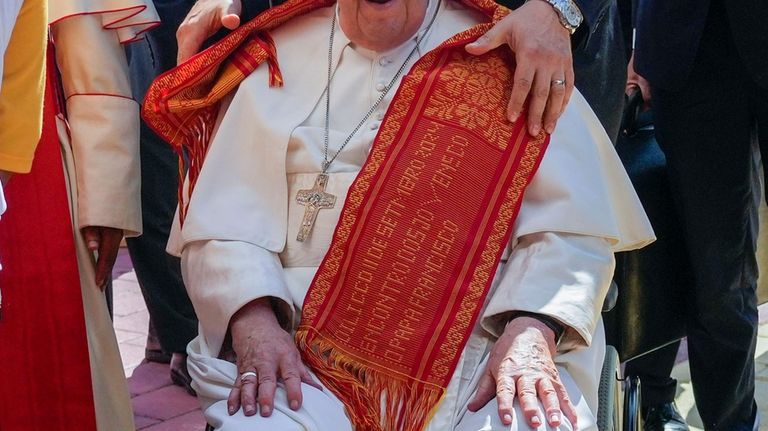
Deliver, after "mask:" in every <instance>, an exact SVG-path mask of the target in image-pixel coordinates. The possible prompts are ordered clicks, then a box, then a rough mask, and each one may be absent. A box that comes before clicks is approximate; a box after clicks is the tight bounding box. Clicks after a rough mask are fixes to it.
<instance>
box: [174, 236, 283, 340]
mask: <svg viewBox="0 0 768 431" xmlns="http://www.w3.org/2000/svg"><path fill="white" fill-rule="evenodd" d="M181 270H182V274H183V276H184V283H185V284H186V287H187V292H188V293H189V298H190V299H191V300H192V304H193V305H194V307H195V312H196V313H197V317H198V319H199V320H200V334H201V335H202V336H203V337H205V338H206V342H207V343H208V345H209V346H211V348H213V349H214V350H218V349H220V347H221V344H222V343H223V341H224V337H225V336H226V334H227V331H228V329H229V321H230V319H231V318H232V316H233V315H234V314H235V313H236V312H237V311H238V310H239V309H240V308H242V307H243V306H244V305H246V304H248V303H249V302H251V301H253V300H256V299H259V298H265V297H270V298H273V299H274V302H275V306H276V314H277V316H278V320H279V321H280V323H281V324H282V325H283V326H284V327H285V328H286V329H288V328H290V326H291V323H292V322H293V314H294V309H293V304H292V302H291V298H290V295H289V293H288V288H287V287H286V284H285V279H284V277H283V267H282V264H281V263H280V258H279V257H278V255H277V253H274V252H271V251H268V250H266V249H264V248H262V247H259V246H257V245H253V244H251V243H247V242H242V241H216V240H212V241H196V242H192V243H189V244H188V245H187V246H186V247H185V248H184V250H183V251H182V254H181Z"/></svg>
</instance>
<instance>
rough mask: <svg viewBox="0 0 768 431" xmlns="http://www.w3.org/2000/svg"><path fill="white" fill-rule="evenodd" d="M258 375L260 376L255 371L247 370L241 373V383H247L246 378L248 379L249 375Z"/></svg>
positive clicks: (254, 376)
mask: <svg viewBox="0 0 768 431" xmlns="http://www.w3.org/2000/svg"><path fill="white" fill-rule="evenodd" d="M258 376H259V375H258V374H256V373H255V372H254V371H246V372H244V373H243V374H240V382H241V383H245V379H246V378H248V377H253V378H256V377H258Z"/></svg>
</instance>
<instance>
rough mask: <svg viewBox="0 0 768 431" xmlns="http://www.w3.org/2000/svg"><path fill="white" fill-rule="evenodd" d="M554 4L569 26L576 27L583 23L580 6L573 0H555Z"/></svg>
mask: <svg viewBox="0 0 768 431" xmlns="http://www.w3.org/2000/svg"><path fill="white" fill-rule="evenodd" d="M552 5H553V6H555V8H556V9H557V10H559V11H560V13H561V14H562V16H563V18H564V19H565V21H566V22H567V23H568V25H569V26H571V27H573V28H576V27H578V26H579V25H580V24H581V20H582V19H583V17H582V16H581V12H580V11H579V8H578V6H576V5H575V4H574V3H573V2H572V1H569V0H554V1H553V2H552Z"/></svg>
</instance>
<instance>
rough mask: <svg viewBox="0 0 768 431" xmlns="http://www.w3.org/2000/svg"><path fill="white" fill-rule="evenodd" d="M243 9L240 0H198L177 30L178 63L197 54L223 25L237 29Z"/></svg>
mask: <svg viewBox="0 0 768 431" xmlns="http://www.w3.org/2000/svg"><path fill="white" fill-rule="evenodd" d="M242 10H243V8H242V3H240V0H197V3H195V5H194V6H192V9H191V10H190V11H189V13H188V14H187V17H186V18H184V21H182V23H181V25H179V29H178V30H176V42H177V43H178V46H179V51H178V55H177V57H176V63H177V64H181V63H183V62H185V61H187V60H188V59H189V58H190V57H192V56H193V55H195V54H197V52H198V51H200V47H201V46H203V42H205V40H206V39H208V38H209V37H211V36H213V35H214V34H215V33H216V32H217V31H219V30H220V29H221V27H226V28H228V29H230V30H234V29H236V28H237V27H238V26H239V25H240V13H241V12H242Z"/></svg>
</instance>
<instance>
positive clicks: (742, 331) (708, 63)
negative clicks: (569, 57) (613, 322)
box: [629, 0, 768, 431]
mask: <svg viewBox="0 0 768 431" xmlns="http://www.w3.org/2000/svg"><path fill="white" fill-rule="evenodd" d="M767 21H768V4H766V3H765V2H762V1H760V0H746V1H740V2H737V1H732V0H707V1H700V0H680V1H676V2H667V1H664V0H638V3H637V9H636V16H635V26H636V40H635V51H634V54H633V58H632V59H631V60H630V65H629V79H630V81H634V82H636V83H637V85H638V86H639V87H641V88H642V89H643V95H644V97H645V98H646V101H647V102H649V103H650V104H651V106H652V107H653V109H654V118H655V129H656V138H657V140H658V142H659V145H660V146H661V148H662V150H663V151H664V153H665V156H666V159H667V166H668V174H669V178H670V183H671V188H672V194H673V199H674V201H675V206H676V210H677V212H678V216H679V217H680V219H681V221H682V225H683V234H684V236H685V239H686V242H687V244H688V254H689V260H690V263H691V267H692V270H693V276H694V280H695V281H694V291H693V292H691V296H690V301H689V309H688V310H687V333H688V355H689V359H690V366H691V379H692V382H693V389H694V395H695V398H696V405H697V407H698V410H699V413H700V415H701V418H702V420H703V422H704V428H705V429H706V430H707V431H720V430H723V431H725V430H728V431H749V430H757V429H758V426H759V417H758V411H757V406H756V404H755V398H754V391H755V364H754V354H755V342H756V335H757V325H758V314H757V297H756V286H757V262H756V258H755V249H756V239H757V225H758V224H757V206H756V205H755V201H754V198H753V196H754V193H755V190H754V169H753V163H754V160H753V157H754V150H755V148H756V147H757V146H758V140H762V141H763V143H765V141H766V140H765V136H766V135H768V33H766V32H765V31H764V25H765V22H767ZM762 149H763V150H765V148H762ZM766 154H768V153H765V152H763V160H764V159H765V156H766Z"/></svg>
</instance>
